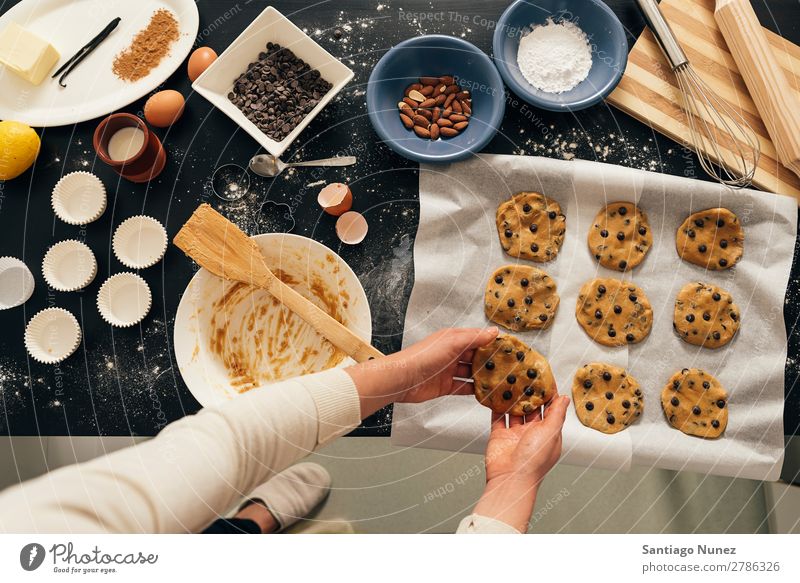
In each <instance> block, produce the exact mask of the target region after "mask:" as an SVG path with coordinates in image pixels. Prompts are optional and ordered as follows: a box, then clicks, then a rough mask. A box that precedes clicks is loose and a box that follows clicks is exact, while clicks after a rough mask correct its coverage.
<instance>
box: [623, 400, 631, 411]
mask: <svg viewBox="0 0 800 583" xmlns="http://www.w3.org/2000/svg"><path fill="white" fill-rule="evenodd" d="M622 406H623V407H625V408H626V409H630V408H631V402H630V401H628V400H627V399H625V400H624V401H622Z"/></svg>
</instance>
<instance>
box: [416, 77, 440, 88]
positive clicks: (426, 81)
mask: <svg viewBox="0 0 800 583" xmlns="http://www.w3.org/2000/svg"><path fill="white" fill-rule="evenodd" d="M419 82H420V83H422V84H423V85H431V86H436V85H438V84H439V78H438V77H420V78H419Z"/></svg>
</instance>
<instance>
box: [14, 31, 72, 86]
mask: <svg viewBox="0 0 800 583" xmlns="http://www.w3.org/2000/svg"><path fill="white" fill-rule="evenodd" d="M60 57H61V55H59V54H58V51H57V50H56V49H55V48H54V47H53V45H51V44H50V43H49V42H47V41H46V40H44V39H42V38H40V37H38V36H37V35H35V34H33V33H32V32H30V31H29V30H26V29H24V28H23V27H21V26H20V25H18V24H17V23H15V22H12V23H11V24H9V25H8V26H7V27H6V28H5V29H3V31H2V32H0V63H2V64H3V65H5V66H6V67H7V68H8V69H9V70H10V71H12V72H14V73H16V74H17V75H19V76H20V77H22V78H23V79H25V80H26V81H29V82H30V83H33V84H34V85H39V84H40V83H41V82H42V80H43V79H44V78H45V77H46V76H47V74H48V73H49V72H50V70H51V69H52V68H53V66H54V65H55V64H56V63H57V62H58V59H59V58H60Z"/></svg>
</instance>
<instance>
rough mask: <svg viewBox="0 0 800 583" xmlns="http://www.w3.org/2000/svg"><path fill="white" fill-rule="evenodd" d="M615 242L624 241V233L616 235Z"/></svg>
mask: <svg viewBox="0 0 800 583" xmlns="http://www.w3.org/2000/svg"><path fill="white" fill-rule="evenodd" d="M617 240H618V241H624V240H625V233H623V232H622V231H620V232H619V233H617Z"/></svg>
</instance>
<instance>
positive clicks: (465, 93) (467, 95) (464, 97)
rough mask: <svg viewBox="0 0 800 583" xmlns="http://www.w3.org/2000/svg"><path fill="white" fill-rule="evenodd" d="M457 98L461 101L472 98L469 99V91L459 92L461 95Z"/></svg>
mask: <svg viewBox="0 0 800 583" xmlns="http://www.w3.org/2000/svg"><path fill="white" fill-rule="evenodd" d="M457 97H458V99H459V100H460V101H464V100H467V99H469V98H470V97H469V91H461V92H459V94H458V95H457Z"/></svg>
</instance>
